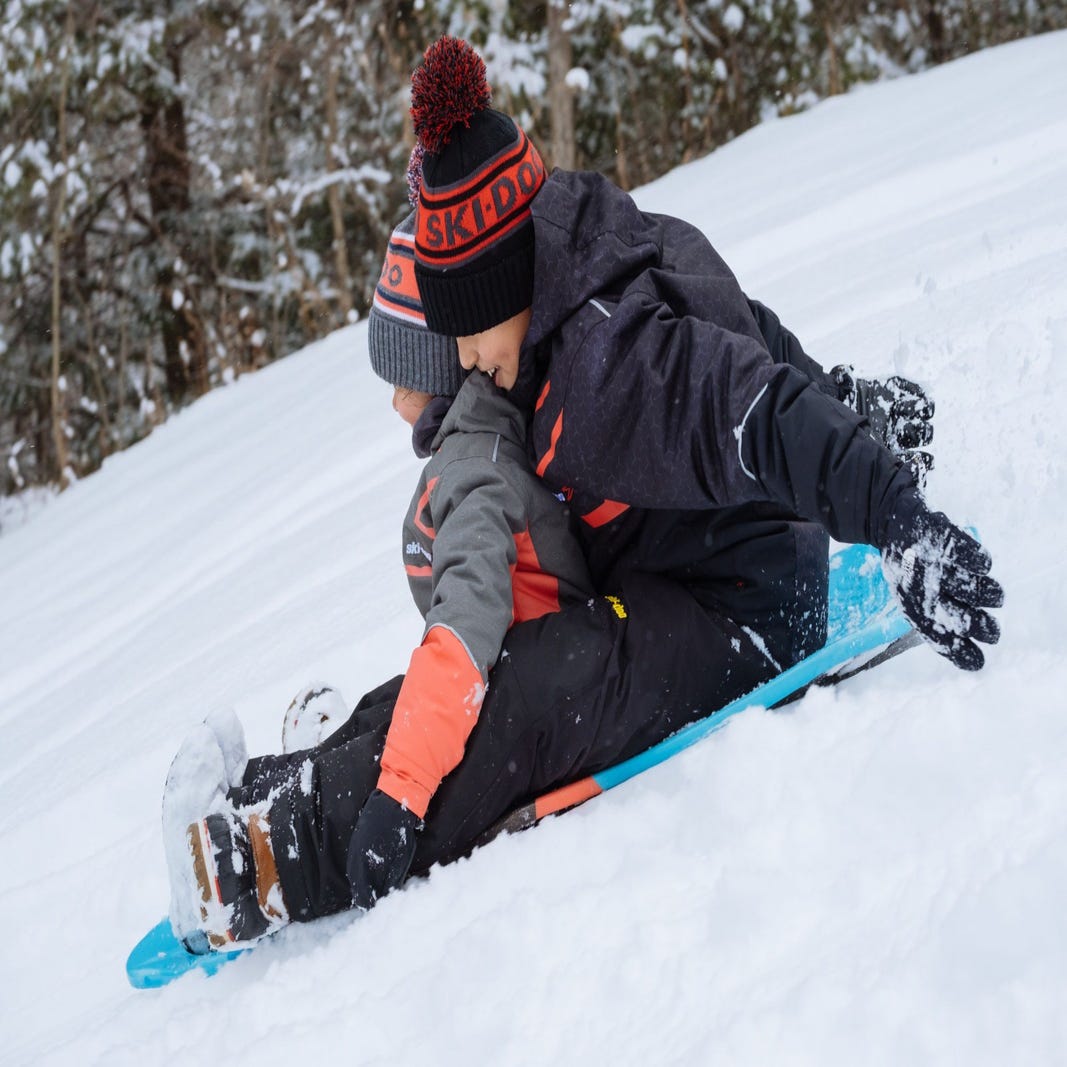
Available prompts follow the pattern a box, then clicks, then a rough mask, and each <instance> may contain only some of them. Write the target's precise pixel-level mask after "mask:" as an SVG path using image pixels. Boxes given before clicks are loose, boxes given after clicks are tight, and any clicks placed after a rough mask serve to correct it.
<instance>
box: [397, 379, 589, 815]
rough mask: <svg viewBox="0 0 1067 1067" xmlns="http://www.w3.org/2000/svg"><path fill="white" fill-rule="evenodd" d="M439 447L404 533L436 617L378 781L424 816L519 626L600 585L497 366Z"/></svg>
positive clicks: (452, 419) (474, 383)
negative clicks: (542, 474) (542, 472)
mask: <svg viewBox="0 0 1067 1067" xmlns="http://www.w3.org/2000/svg"><path fill="white" fill-rule="evenodd" d="M431 452H432V456H431V459H430V460H429V461H428V462H427V464H426V467H425V469H424V470H423V473H422V477H421V478H420V480H419V484H418V488H417V489H416V491H415V495H414V497H413V498H412V501H411V506H410V508H409V509H408V514H407V517H406V519H405V521H404V540H403V554H404V566H405V569H406V571H407V575H408V581H409V583H410V585H411V592H412V595H413V596H414V599H415V603H416V605H417V606H418V608H419V611H420V612H421V613H422V615H423V617H424V618H425V620H426V628H425V631H424V637H423V641H422V644H421V645H420V646H419V647H418V648H417V649H416V650H415V651H414V653H413V654H412V656H411V662H410V665H409V667H408V671H407V675H406V677H405V679H404V683H403V686H402V688H401V690H400V695H399V697H398V699H397V703H396V708H395V711H394V713H393V718H392V723H391V725H390V728H389V733H388V736H387V739H386V744H385V751H384V753H383V755H382V761H381V775H380V778H379V781H378V788H379V789H381V790H382V791H383V792H385V793H387V794H388V795H389V796H391V797H392V798H393V799H394V800H396V801H398V802H400V803H402V804H404V805H406V806H407V807H408V808H409V809H410V810H412V811H414V812H415V813H416V814H417V815H418V816H420V817H422V816H424V815H425V813H426V808H427V806H428V805H429V803H430V799H431V798H432V796H433V794H434V793H435V792H436V790H437V787H438V786H439V785H440V783H441V780H442V779H443V778H444V777H445V775H447V774H448V773H449V772H450V771H452V770H453V769H454V768H455V767H456V766H457V765H458V764H459V762H460V760H461V759H462V758H463V751H464V746H465V744H466V741H467V738H468V736H469V735H470V732H471V730H472V729H473V728H474V724H475V723H476V722H477V720H478V713H479V711H480V709H481V705H482V701H483V699H484V697H485V692H486V687H487V685H488V675H489V671H490V669H491V668H492V667H493V666H494V664H495V663H496V661H497V659H498V657H499V655H500V648H501V644H502V643H503V640H504V635H505V634H506V633H507V631H508V629H509V627H510V626H511V625H512V624H513V623H517V622H525V621H528V620H531V619H536V618H540V617H541V616H542V615H546V614H548V613H549V612H555V611H558V610H559V609H560V607H561V606H563V605H566V604H568V603H571V604H573V603H578V602H583V601H587V600H588V599H589V598H590V597H592V595H593V589H592V583H591V581H590V578H589V574H588V570H587V567H586V563H585V559H584V557H583V555H582V552H581V549H580V547H579V544H578V541H577V539H576V538H575V536H574V533H573V531H572V529H571V527H570V515H569V509H568V507H567V505H566V504H565V503H563V502H562V501H561V500H560V499H559V498H558V497H557V496H555V495H554V494H553V493H551V492H550V491H549V490H548V488H547V487H546V486H545V485H544V483H543V482H541V481H540V479H538V478H537V477H536V476H535V475H534V473H533V472H532V471H531V470H530V466H529V460H528V458H527V453H526V420H525V417H524V415H523V414H522V413H521V412H520V411H519V409H518V408H517V407H515V405H514V404H512V403H511V401H510V400H508V399H507V398H506V397H505V396H504V395H503V394H502V393H501V391H500V390H499V389H498V388H497V387H496V386H495V385H494V384H493V382H492V380H491V379H490V378H489V377H488V376H487V375H485V374H482V373H481V372H478V371H475V372H474V373H472V374H471V375H470V377H469V378H468V379H467V380H466V382H465V383H464V384H463V387H462V388H461V389H460V391H459V393H458V395H457V396H456V398H455V400H454V401H453V402H452V405H451V407H450V408H449V409H448V412H447V414H446V415H445V417H444V420H443V422H442V423H441V426H440V429H439V430H438V432H437V434H436V437H435V438H434V440H433V444H432V445H431Z"/></svg>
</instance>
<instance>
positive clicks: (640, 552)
mask: <svg viewBox="0 0 1067 1067" xmlns="http://www.w3.org/2000/svg"><path fill="white" fill-rule="evenodd" d="M484 75H485V68H484V64H482V62H481V60H480V59H479V57H478V56H477V55H476V54H475V53H474V52H473V50H472V49H471V48H470V46H469V45H467V44H465V43H464V42H462V41H457V40H455V39H453V38H447V37H446V38H442V39H441V40H440V41H438V42H437V43H436V44H434V45H433V46H431V47H430V48H429V49H428V50H427V52H426V56H425V61H424V63H423V65H422V66H421V67H420V68H418V69H417V70H416V71H415V73H414V75H413V77H412V117H413V119H414V125H415V132H416V135H417V136H418V138H419V141H420V146H421V148H422V150H423V153H424V155H423V161H422V184H421V188H420V193H419V203H418V209H417V219H416V229H415V272H416V276H417V278H418V284H419V291H420V293H421V296H422V300H423V305H424V308H425V312H426V321H427V325H428V326H429V328H430V329H431V330H434V331H436V332H440V333H447V334H450V335H453V336H455V337H456V338H457V343H458V348H459V356H460V361H461V362H462V364H463V365H464V367H466V368H473V367H477V368H479V369H481V370H483V371H486V372H487V373H489V374H492V375H493V376H494V380H495V381H496V383H497V384H498V385H500V386H501V387H503V388H504V389H507V390H509V395H510V396H511V397H512V399H514V400H515V402H516V404H517V405H518V406H520V407H521V408H523V409H524V410H526V411H527V412H528V413H529V414H530V420H531V421H530V432H529V434H528V441H527V445H528V452H529V455H530V458H531V462H532V464H533V465H534V467H535V469H536V471H537V473H538V475H539V476H540V477H541V478H542V479H543V480H544V481H545V483H546V484H547V485H548V486H549V487H550V488H551V489H553V490H554V491H556V492H559V493H561V494H563V495H564V497H565V498H566V499H567V500H568V501H570V502H571V505H572V507H573V508H574V510H575V512H576V513H577V514H578V515H579V516H580V519H581V522H580V524H579V526H580V529H581V532H582V538H583V543H584V546H585V549H586V556H587V559H588V561H589V564H590V568H591V571H592V575H593V580H594V582H595V583H596V584H597V586H598V588H610V587H615V586H618V585H619V584H621V583H625V582H627V581H628V580H630V577H631V576H633V575H637V574H645V575H648V574H652V575H656V576H658V577H659V578H660V579H661V580H662V581H663V582H664V583H671V584H672V585H673V589H674V596H675V598H676V602H677V604H678V609H679V610H683V609H684V608H685V607H687V606H689V605H690V602H692V601H695V602H696V604H697V605H699V606H700V607H701V608H703V609H705V611H706V615H707V618H706V622H705V624H704V625H703V626H699V627H696V628H694V629H693V630H691V631H690V632H688V633H687V634H685V635H684V637H683V638H682V639H681V641H680V642H679V643H678V657H679V669H680V670H681V669H684V667H683V664H684V663H686V662H695V661H696V660H697V659H700V658H706V657H707V656H708V655H709V654H715V655H717V654H718V651H717V650H718V649H719V648H721V641H720V640H719V638H720V637H721V634H722V632H723V620H724V619H725V620H728V621H730V622H731V623H735V624H738V625H740V626H741V628H742V629H743V630H744V632H745V635H746V637H745V639H744V640H743V641H742V642H741V643H740V644H739V645H737V646H736V647H732V648H731V649H728V650H727V651H726V653H725V655H724V656H723V658H722V659H721V660H720V662H719V668H720V673H721V674H722V675H729V674H731V673H733V672H736V671H737V670H738V668H739V667H740V666H741V665H742V664H744V663H746V662H750V661H752V660H754V659H760V658H763V659H765V660H766V661H768V662H770V663H771V664H773V665H774V667H775V668H781V667H787V666H789V665H791V664H792V663H794V662H796V661H797V660H798V659H799V658H800V657H801V656H803V655H805V654H807V653H808V652H810V651H812V650H813V649H814V648H816V647H818V646H819V645H821V644H822V641H823V640H824V635H825V609H826V582H827V532H829V533H830V534H831V535H832V536H834V537H835V538H837V539H838V540H841V541H846V542H853V541H862V542H869V543H871V544H874V545H876V546H877V547H878V548H880V549H881V550H882V553H883V559H884V561H885V565H886V573H887V576H888V578H889V580H890V582H891V584H892V586H893V588H894V590H895V592H896V594H897V596H898V599H899V600H900V602H901V605H902V607H903V609H904V612H905V614H906V615H907V616H908V618H909V619H910V620H911V621H912V622H913V623H914V625H915V626H916V628H917V629H918V630H919V631H920V633H921V634H922V635H923V636H924V637H925V638H926V639H927V640H928V641H929V642H930V643H931V644H932V645H933V646H934V648H935V649H936V650H937V651H938V652H940V653H942V654H943V655H945V656H947V657H948V658H949V659H950V660H951V661H952V662H953V663H954V664H956V665H957V666H959V667H963V668H965V669H969V670H975V669H978V668H980V667H981V666H982V663H983V655H982V652H981V650H980V649H979V648H978V645H977V644H976V642H987V643H993V642H995V641H996V640H997V638H998V635H999V630H998V628H997V624H996V622H995V620H994V619H993V617H992V616H991V615H989V614H988V612H986V611H984V610H982V609H983V608H985V607H995V606H998V605H999V604H1000V602H1001V598H1002V591H1001V590H1000V587H999V585H998V584H997V583H996V582H995V581H993V580H992V579H991V578H989V577H988V573H987V572H988V571H989V569H990V565H991V561H990V558H989V556H988V554H987V553H986V552H985V550H984V549H982V548H981V546H979V545H978V544H977V542H975V541H974V540H973V539H972V538H970V537H968V536H967V534H965V533H964V532H963V531H962V530H960V529H958V528H957V527H956V526H954V525H953V524H952V523H951V522H950V521H949V520H948V519H947V518H946V517H945V516H944V515H942V514H940V513H935V512H932V511H930V510H929V508H928V507H927V506H926V503H925V501H924V500H923V498H922V495H921V493H920V491H919V485H918V482H917V476H916V472H915V470H914V468H913V467H912V466H911V465H910V464H906V463H904V462H903V461H902V459H901V457H900V456H897V455H894V454H892V453H891V452H890V451H889V450H888V449H887V448H886V447H885V445H884V444H883V443H882V441H879V440H875V439H874V437H873V436H872V435H871V434H870V432H869V429H870V427H871V425H872V422H871V421H867V420H865V419H864V418H862V417H861V416H860V414H857V412H856V411H852V410H849V409H848V408H847V407H846V406H845V404H844V403H842V401H851V402H852V404H853V406H854V407H855V408H857V409H858V410H859V411H860V412H863V413H864V414H870V415H872V416H873V415H877V414H878V409H879V408H880V407H886V408H887V410H885V412H884V415H885V417H884V418H883V419H881V420H879V421H880V425H879V429H880V430H881V431H882V433H883V434H885V435H886V438H887V439H889V440H891V441H892V440H893V438H897V440H896V441H895V442H893V443H895V444H896V445H897V446H898V450H900V449H907V448H909V447H914V446H917V445H922V444H924V443H926V441H928V440H929V436H930V434H929V427H928V426H927V425H926V423H927V422H928V418H929V414H930V413H931V412H930V409H929V408H928V406H925V405H924V404H923V402H922V399H921V397H920V395H919V394H918V393H917V392H915V391H912V390H899V389H898V390H892V389H890V390H889V391H888V393H887V394H886V395H883V396H881V397H878V398H876V399H875V401H874V402H873V403H872V402H871V398H870V397H869V396H868V397H867V398H866V399H864V398H862V397H861V395H860V394H862V393H864V392H868V390H867V387H866V383H857V382H855V381H853V380H852V379H851V377H850V376H848V375H840V376H838V378H837V379H836V380H835V378H834V376H832V375H826V374H825V373H824V372H822V371H821V369H820V368H818V366H817V364H815V363H814V362H813V361H811V360H809V359H807V357H806V356H804V354H803V351H802V349H800V346H799V344H797V343H796V339H795V338H793V337H792V335H789V334H787V333H783V332H782V331H781V330H780V324H778V323H777V320H776V319H774V318H773V316H769V317H768V315H767V314H765V313H766V309H763V308H761V307H760V306H758V305H753V304H752V303H751V302H749V301H748V300H747V299H746V297H745V296H744V294H743V293H742V292H741V289H740V287H739V286H738V284H737V281H736V279H735V278H734V276H733V274H732V273H731V272H730V270H729V268H728V267H727V265H726V264H725V263H724V262H723V260H722V259H721V257H720V256H719V255H718V254H717V253H716V252H715V250H714V249H713V248H712V247H711V245H710V244H709V243H708V242H707V240H706V239H705V238H704V236H703V235H702V234H701V233H700V232H699V231H698V230H696V229H695V228H694V227H692V226H690V225H688V224H687V223H685V222H683V221H682V220H680V219H675V218H671V217H669V216H660V215H650V214H645V213H642V212H641V211H639V210H638V209H637V207H636V205H635V204H634V202H633V200H632V199H631V198H630V197H629V196H627V195H626V194H625V193H624V192H623V191H622V190H620V189H618V188H617V187H615V186H614V185H612V184H611V183H610V182H609V181H607V180H606V179H605V178H603V177H602V176H600V175H597V174H587V173H574V172H563V171H555V172H553V174H552V175H551V176H548V175H546V173H545V168H544V165H543V164H542V162H541V158H540V156H539V155H538V152H537V149H536V148H535V147H534V145H533V144H532V142H531V141H530V140H529V138H528V137H527V136H526V134H525V133H524V132H523V131H522V130H520V129H519V128H518V127H517V126H516V125H515V124H514V122H512V120H511V119H510V118H508V117H507V116H506V115H503V114H501V113H500V112H497V111H494V110H492V109H491V108H489V106H488V104H489V89H488V86H487V85H486V83H485V77H484ZM724 210H728V205H724ZM768 333H770V334H774V337H768V336H767V335H768ZM909 394H910V395H909ZM865 408H866V409H869V411H865V410H864V409H865ZM898 431H899V436H898ZM663 595H664V596H666V595H668V593H667V591H666V586H665V587H664V592H663ZM712 650H716V651H714V652H713V651H712ZM727 688H729V687H727ZM725 692H726V690H725V689H724V688H723V687H721V686H720V687H719V688H718V689H717V690H716V691H715V692H714V693H708V694H707V697H708V699H707V700H704V701H702V704H703V706H705V707H714V706H717V705H716V704H715V703H714V701H715V700H718V699H719V698H721V697H722V696H723V695H724V693H725Z"/></svg>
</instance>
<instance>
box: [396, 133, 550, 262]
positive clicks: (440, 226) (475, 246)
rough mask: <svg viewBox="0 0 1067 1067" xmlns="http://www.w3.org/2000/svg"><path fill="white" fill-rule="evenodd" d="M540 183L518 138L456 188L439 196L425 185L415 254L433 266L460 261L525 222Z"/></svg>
mask: <svg viewBox="0 0 1067 1067" xmlns="http://www.w3.org/2000/svg"><path fill="white" fill-rule="evenodd" d="M544 180H545V165H544V163H543V162H542V161H541V157H540V155H538V152H537V149H536V148H534V146H533V144H532V143H531V141H530V140H529V138H528V137H527V136H526V134H521V135H520V137H519V140H518V142H517V144H516V145H513V146H512V147H511V148H509V149H506V150H505V151H504V152H503V153H501V154H499V155H498V156H496V157H494V158H493V159H491V160H489V161H488V162H487V163H486V164H485V166H484V167H483V168H482V169H481V170H480V171H479V172H478V173H477V174H475V175H474V176H473V177H472V178H471V179H470V180H469V181H467V182H464V183H463V184H462V185H461V186H460V187H458V188H457V187H455V186H450V187H449V188H448V189H446V190H442V191H441V192H440V193H439V194H435V193H433V192H431V191H428V190H427V189H426V188H425V186H424V187H423V189H422V192H421V193H420V199H419V212H418V224H417V225H418V239H417V246H418V255H419V257H420V258H422V259H425V260H426V261H427V262H430V263H433V264H435V265H437V264H442V265H444V264H454V263H460V262H462V261H463V260H465V259H468V258H471V257H473V256H474V255H476V254H477V253H478V252H480V251H482V250H483V249H484V248H485V247H486V246H487V245H489V244H491V243H492V242H493V241H495V240H497V239H498V238H500V237H503V236H504V235H505V234H507V233H509V232H510V231H511V230H513V229H514V228H515V227H516V226H518V225H519V223H521V222H523V221H524V220H525V219H527V218H529V215H530V201H531V200H532V199H533V197H534V195H535V194H536V193H537V191H538V189H540V188H541V185H542V183H543V182H544Z"/></svg>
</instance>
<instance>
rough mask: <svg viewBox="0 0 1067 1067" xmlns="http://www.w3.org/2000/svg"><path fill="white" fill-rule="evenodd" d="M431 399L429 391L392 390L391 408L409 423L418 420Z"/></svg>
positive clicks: (413, 423)
mask: <svg viewBox="0 0 1067 1067" xmlns="http://www.w3.org/2000/svg"><path fill="white" fill-rule="evenodd" d="M432 399H433V397H432V396H431V395H430V394H429V393H419V392H416V391H415V390H414V389H401V388H400V387H399V386H397V388H396V389H394V390H393V410H394V411H395V412H396V413H397V414H398V415H399V416H400V417H401V418H402V419H403V420H404V421H405V422H406V423H407V424H408V425H409V426H414V425H415V423H416V422H418V421H419V416H420V415H421V414H422V412H423V409H424V408H425V407H426V405H427V404H428V403H429V402H430V401H431V400H432Z"/></svg>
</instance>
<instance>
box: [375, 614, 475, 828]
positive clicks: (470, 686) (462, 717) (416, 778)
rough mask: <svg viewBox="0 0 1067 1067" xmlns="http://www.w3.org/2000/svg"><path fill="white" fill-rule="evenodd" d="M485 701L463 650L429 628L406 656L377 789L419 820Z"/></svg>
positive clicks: (450, 636)
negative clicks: (408, 659)
mask: <svg viewBox="0 0 1067 1067" xmlns="http://www.w3.org/2000/svg"><path fill="white" fill-rule="evenodd" d="M484 699H485V680H484V678H483V677H482V673H481V671H479V670H478V668H477V667H476V666H475V665H474V662H473V661H472V660H471V658H470V655H469V653H468V652H467V649H466V646H465V645H464V644H463V642H462V641H461V640H460V639H459V638H458V637H457V636H456V635H455V634H454V633H453V632H452V631H451V630H449V629H448V628H446V627H444V626H434V627H433V628H432V629H431V630H430V632H429V633H428V634H427V635H426V637H425V639H424V640H423V642H422V644H421V645H420V646H419V647H418V648H417V649H415V651H414V652H413V653H412V654H411V663H410V665H409V667H408V673H407V676H406V677H405V678H404V684H403V685H402V686H401V688H400V695H399V696H398V697H397V701H396V707H395V708H394V709H393V720H392V722H391V723H390V725H389V733H388V734H387V735H386V739H385V751H384V752H383V753H382V770H381V774H380V776H379V778H378V788H379V789H380V790H381V791H382V792H383V793H386V794H387V795H388V796H390V797H392V798H393V800H395V801H397V803H399V804H403V805H404V806H405V807H406V808H408V809H409V810H410V811H413V812H414V813H415V814H416V815H418V817H419V818H420V819H421V818H423V817H424V816H425V815H426V809H427V808H428V807H429V805H430V800H431V798H432V797H433V795H434V793H436V792H437V788H438V786H440V784H441V780H442V779H443V778H444V777H445V775H447V774H449V773H450V772H451V771H453V770H454V769H455V768H456V766H457V765H458V764H459V762H460V760H461V759H463V750H464V748H465V747H466V744H467V738H468V737H469V736H470V732H471V730H473V729H474V724H475V723H476V722H477V721H478V713H479V712H480V711H481V707H482V701H483V700H484Z"/></svg>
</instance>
